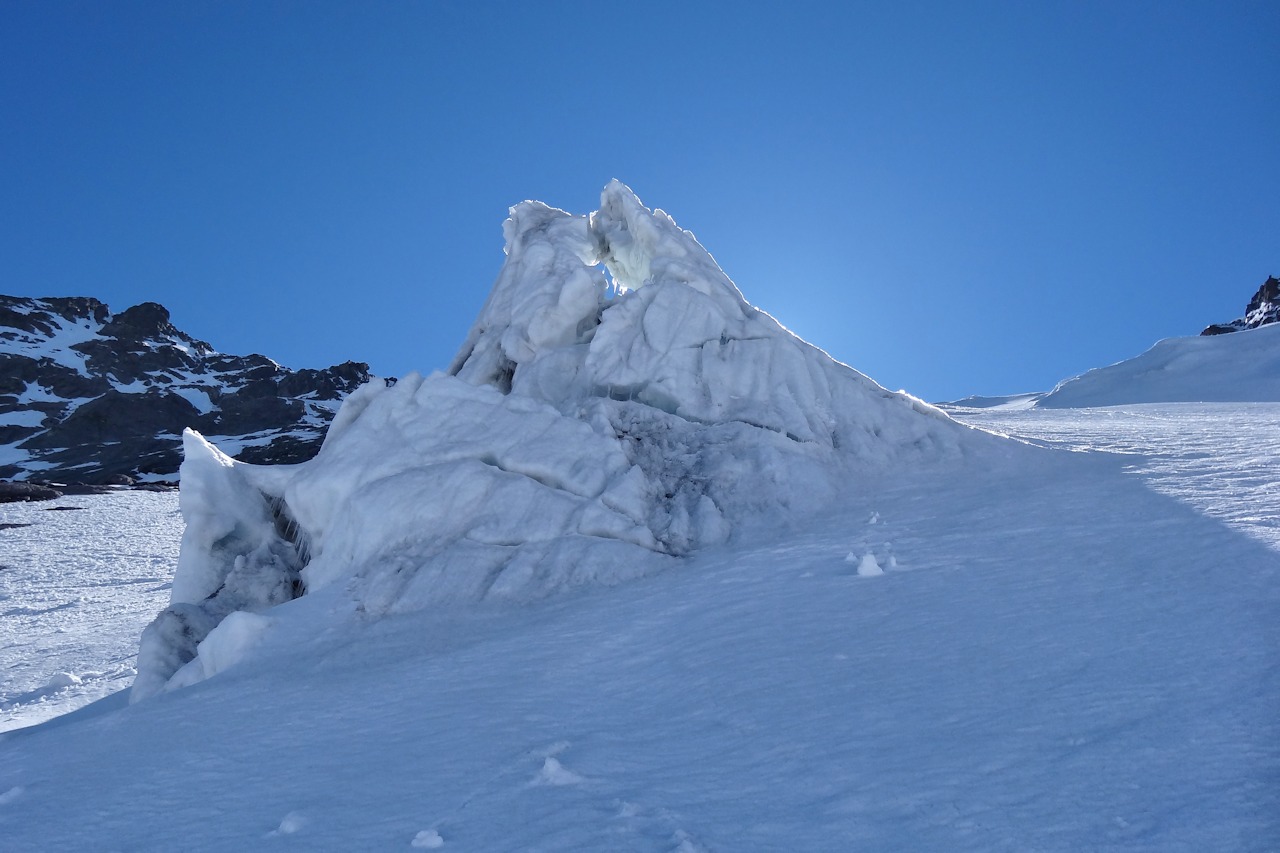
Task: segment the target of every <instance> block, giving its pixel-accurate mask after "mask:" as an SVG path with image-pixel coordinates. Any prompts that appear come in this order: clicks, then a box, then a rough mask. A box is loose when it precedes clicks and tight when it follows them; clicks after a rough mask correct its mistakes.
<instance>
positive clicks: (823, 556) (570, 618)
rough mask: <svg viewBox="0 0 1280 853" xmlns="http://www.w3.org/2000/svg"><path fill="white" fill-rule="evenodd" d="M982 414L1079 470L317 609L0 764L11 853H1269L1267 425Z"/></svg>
mask: <svg viewBox="0 0 1280 853" xmlns="http://www.w3.org/2000/svg"><path fill="white" fill-rule="evenodd" d="M965 417H966V418H972V419H975V420H979V421H980V422H981V423H983V424H985V425H988V426H993V427H995V428H998V429H1000V430H1002V431H1004V432H1007V433H1011V434H1015V435H1022V436H1026V437H1028V438H1034V439H1036V440H1037V441H1042V442H1045V443H1047V444H1050V445H1053V446H1055V447H1065V448H1069V449H1071V450H1080V451H1088V452H1066V451H1058V452H1052V451H1048V450H1046V451H1043V452H1040V453H1037V454H1033V455H1031V456H1029V457H1022V458H1019V459H1017V460H1015V461H1016V464H1014V465H991V466H971V467H969V468H959V469H956V470H952V471H949V472H948V471H940V470H933V469H927V470H918V471H914V472H912V471H900V470H892V471H886V472H882V473H881V474H880V475H878V476H872V477H869V478H864V479H862V480H861V481H860V483H859V488H858V489H857V490H856V491H855V492H854V493H852V494H850V495H849V496H848V497H847V498H846V499H843V500H841V501H838V502H836V503H833V504H832V505H831V506H829V507H827V508H826V509H825V510H824V511H822V512H820V513H818V514H816V515H815V516H813V517H812V518H811V519H809V520H808V521H802V522H800V523H799V524H798V525H797V527H796V528H795V529H793V530H791V531H789V532H782V533H777V534H776V535H773V536H771V537H770V538H767V539H761V540H758V541H755V542H751V543H745V544H733V545H731V546H728V547H712V548H708V549H704V550H703V551H701V552H699V553H696V554H692V555H690V556H689V557H687V558H685V559H684V560H683V566H682V570H681V571H672V572H664V573H661V574H660V575H656V576H654V577H651V578H647V579H642V580H639V581H637V582H635V583H630V584H626V585H624V586H621V587H617V588H612V589H599V588H597V589H586V590H583V591H581V592H580V593H577V594H573V595H566V596H560V597H558V598H557V599H555V600H552V601H546V602H543V603H540V604H539V605H538V606H536V607H531V606H515V607H498V608H480V609H475V608H470V609H468V608H437V609H436V610H434V611H432V612H430V613H423V614H409V615H405V616H400V617H390V618H387V619H383V620H380V621H379V622H378V623H377V624H373V625H369V624H364V623H362V622H361V621H359V620H357V621H355V622H350V621H349V620H345V619H344V618H342V613H343V611H340V610H336V609H335V607H334V606H333V605H334V603H335V599H337V598H338V596H336V595H335V594H334V591H333V590H332V589H330V591H329V592H328V593H325V592H324V591H321V592H320V593H317V594H316V595H314V596H313V595H308V596H304V597H303V598H302V599H299V600H297V601H294V602H291V603H290V604H287V605H285V606H284V607H282V608H279V609H278V610H276V611H274V612H273V613H271V614H267V615H265V616H263V617H262V618H265V619H269V620H275V621H276V626H275V628H273V629H272V630H275V631H277V632H278V633H277V634H276V635H274V636H272V635H271V631H268V632H267V636H266V637H265V638H264V640H263V641H262V643H261V644H260V645H258V646H257V647H256V648H254V649H252V650H250V651H248V652H247V653H246V656H245V657H244V658H243V659H242V662H241V663H240V665H238V666H236V667H234V668H232V669H230V670H227V671H224V672H221V673H220V674H219V675H218V676H216V677H215V678H212V679H209V680H208V681H205V682H203V683H201V684H199V685H196V686H195V687H193V688H192V689H189V690H181V691H176V692H172V693H167V694H165V695H162V696H158V697H156V698H155V699H153V700H150V701H146V702H140V703H138V704H135V705H133V706H127V705H125V704H124V703H122V702H117V701H116V700H115V697H113V698H112V699H110V700H107V701H105V702H102V703H99V704H97V705H95V706H92V707H90V708H87V709H85V710H83V711H81V712H80V713H78V714H74V715H71V716H68V717H65V718H62V719H59V720H54V721H51V722H50V723H46V724H44V725H41V726H37V727H35V728H31V729H26V730H23V731H18V732H12V733H8V734H4V735H0V848H3V849H4V850H5V851H6V853H7V851H14V853H27V851H45V850H85V849H106V850H137V851H171V850H193V851H240V850H246V849H251V850H256V849H261V850H274V849H307V850H334V851H339V850H406V851H408V850H414V849H437V848H438V849H442V850H444V851H446V853H447V852H448V851H455V850H456V851H491V850H642V851H649V850H652V851H662V853H668V851H675V850H682V851H689V850H708V851H710V850H731V851H736V850H947V851H984V853H985V851H993V850H999V851H1024V850H1041V851H1077V850H1117V851H1119V850H1123V851H1150V853H1202V851H1206V850H1213V851H1218V850H1231V851H1259V853H1261V852H1262V851H1272V850H1274V849H1275V839H1276V838H1277V837H1280V786H1277V784H1276V780H1277V778H1280V730H1278V727H1280V720H1278V719H1277V717H1276V713H1275V709H1276V708H1277V707H1280V681H1277V679H1276V678H1275V663H1276V659H1277V657H1276V656H1277V649H1278V648H1280V645H1278V643H1280V636H1278V634H1277V626H1280V586H1278V585H1277V583H1276V581H1277V573H1278V570H1280V511H1278V509H1277V508H1278V507H1280V500H1277V488H1278V484H1277V479H1276V476H1275V472H1276V471H1277V470H1280V405H1278V404H1251V405H1223V404H1218V405H1187V404H1182V405H1164V406H1156V405H1141V406H1133V407H1127V408H1123V409H1091V410H1072V409H1056V410H1029V411H1021V412H977V411H973V412H967V413H965ZM1104 450H1110V451H1119V452H1120V453H1121V454H1123V455H1120V456H1112V455H1110V454H1106V453H1101V452H1099V451H1104ZM144 498H145V499H147V500H152V499H153V498H154V499H155V500H163V501H172V500H173V496H172V495H159V496H151V495H141V494H126V495H109V496H94V497H90V498H86V499H85V501H86V504H87V505H88V506H90V507H97V506H103V507H106V506H108V505H109V506H111V507H117V508H120V509H121V510H123V512H122V514H121V515H120V516H117V517H118V518H123V517H125V515H127V514H128V511H129V508H130V507H131V506H133V504H131V503H130V502H136V501H140V500H142V499H144ZM171 505H172V504H171ZM37 512H38V511H37V510H35V509H34V508H32V507H27V506H19V505H8V506H6V507H0V518H2V519H5V520H14V521H32V520H37V519H35V518H34V517H33V516H35V514H36V513H37ZM6 513H8V515H6ZM43 515H44V516H46V517H48V516H52V517H53V518H55V519H56V521H57V523H58V524H66V523H70V522H75V521H77V520H81V521H83V523H84V526H83V528H82V529H81V531H80V532H79V534H77V533H76V531H74V530H70V529H65V530H64V529H63V528H59V531H60V533H61V534H62V537H65V538H78V537H83V538H84V540H85V541H84V546H83V547H84V550H85V551H86V552H93V551H95V550H97V551H99V552H101V554H102V555H103V562H106V560H107V556H108V555H110V554H111V553H112V551H113V547H115V546H113V545H112V543H111V542H110V540H105V541H104V540H101V539H98V538H97V537H98V536H100V535H101V533H102V530H103V529H108V528H104V526H103V522H104V520H105V516H101V515H97V514H94V515H90V512H89V511H84V512H79V513H76V512H69V513H43ZM37 529H39V528H38V527H36V528H22V529H18V530H15V531H8V532H14V533H23V532H24V531H28V530H37ZM4 533H5V532H4V531H0V549H2V548H3V547H4V546H5V543H6V542H7V541H9V540H7V539H6V538H5V536H4ZM36 541H43V542H44V548H45V554H44V555H43V556H44V560H45V561H47V562H49V563H51V564H56V563H57V561H58V560H59V558H60V557H61V556H62V554H61V551H60V545H59V541H58V539H57V538H52V537H46V538H44V539H43V540H37V539H36V538H34V537H33V538H32V539H30V540H14V542H16V543H18V549H17V551H4V550H0V562H5V563H9V564H11V565H12V568H13V570H14V572H15V575H17V577H16V578H15V580H16V581H20V580H21V577H22V574H21V573H22V572H23V567H24V566H25V565H26V564H27V563H29V562H32V561H35V560H38V558H39V557H40V556H41V555H39V554H35V553H33V554H32V555H31V557H30V558H29V559H27V560H23V561H21V562H20V561H18V560H17V559H15V554H16V553H18V552H21V551H22V550H23V549H25V548H26V547H27V545H26V544H23V543H27V542H31V543H34V542H36ZM169 547H170V548H171V547H172V542H171V543H170V545H169ZM115 550H120V549H118V548H115ZM140 553H141V552H140ZM867 553H872V554H874V555H875V556H876V558H877V561H878V562H879V563H880V564H881V565H882V566H885V572H884V575H883V576H879V577H860V576H859V575H858V573H857V565H858V562H860V559H861V557H862V556H864V555H866V554H867ZM850 554H852V555H854V560H853V561H848V560H847V555H850ZM890 556H894V557H895V558H896V563H897V565H896V566H894V567H890V566H891V561H890V560H889V557H890ZM119 562H121V563H123V564H125V565H129V560H128V558H126V557H123V556H122V557H120V558H119ZM79 570H80V569H79V564H78V563H73V564H71V565H68V566H66V571H68V572H72V573H74V572H78V571H79ZM153 571H155V569H154V568H153V567H151V566H150V565H148V564H139V565H135V566H132V567H131V568H130V569H129V570H128V573H127V574H122V577H133V576H134V575H135V574H146V573H150V572H153ZM0 577H3V574H2V573H0ZM77 585H78V586H79V587H89V586H91V584H86V583H79V582H77ZM6 590H8V591H11V592H13V593H14V594H15V596H17V595H21V594H22V591H21V588H20V586H19V584H17V583H15V584H14V585H13V586H10V587H6ZM326 596H328V600H326ZM61 613H62V611H59V612H58V613H53V614H48V615H46V616H44V617H33V619H39V618H43V619H55V618H57V617H59V616H60V614H61ZM250 621H251V622H252V621H253V620H252V619H251V620H250ZM59 624H61V623H58V622H54V623H53V626H56V625H59ZM6 626H7V622H5V621H3V620H0V628H3V627H6ZM35 627H36V625H35V624H34V623H33V624H31V625H27V624H26V623H24V631H26V632H28V633H29V632H31V631H33V630H34V629H35ZM120 627H121V629H122V630H133V628H132V627H131V626H129V625H127V624H122V625H121V626H120ZM244 627H245V628H246V629H247V630H245V631H243V632H242V631H241V630H240V629H239V628H237V629H236V630H235V632H233V633H237V634H240V633H243V634H245V635H246V636H247V635H251V634H253V633H254V629H255V627H256V626H255V625H253V624H249V625H246V626H244ZM5 639H6V640H7V639H8V638H7V637H6V638H5ZM231 645H233V644H228V648H230V646H231ZM8 651H9V646H7V645H6V644H5V643H0V655H3V654H7V653H8ZM86 652H91V653H93V654H96V653H97V651H96V650H95V649H91V648H86ZM60 668H62V669H65V670H67V671H69V672H80V673H83V672H85V671H88V670H93V669H98V668H101V667H100V666H99V665H98V664H97V663H96V662H95V661H93V660H82V661H80V662H78V663H77V664H76V665H72V664H71V663H70V662H67V663H66V664H62V665H60Z"/></svg>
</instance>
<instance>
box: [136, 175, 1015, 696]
mask: <svg viewBox="0 0 1280 853" xmlns="http://www.w3.org/2000/svg"><path fill="white" fill-rule="evenodd" d="M503 232H504V237H505V240H506V255H507V257H506V262H505V263H504V265H503V267H502V270H501V272H500V273H499V275H498V278H497V281H496V282H495V284H494V286H493V289H492V291H491V293H490V295H489V298H488V300H487V301H486V302H485V304H484V306H483V308H482V309H481V311H480V314H479V316H478V318H477V319H476V321H475V323H474V325H473V326H472V328H471V329H470V331H469V332H468V334H467V336H466V338H465V340H464V343H463V345H462V347H461V348H460V350H459V352H458V354H457V356H456V357H455V358H454V360H453V362H452V364H451V365H450V366H449V368H448V370H447V371H444V372H437V373H433V374H431V375H430V376H426V377H424V376H421V375H417V374H413V375H410V376H407V377H405V378H403V379H401V380H400V381H399V382H398V383H396V384H394V385H392V386H386V385H384V384H383V383H381V382H377V383H370V384H368V385H366V386H364V387H362V388H361V389H359V390H357V391H356V392H355V393H353V394H352V395H351V396H349V397H348V398H347V400H346V401H345V402H344V404H343V406H342V408H341V410H340V411H339V412H338V414H337V416H336V417H335V419H334V421H333V423H332V425H331V427H330V429H329V433H328V435H327V436H326V439H325V442H324V445H323V447H322V448H321V450H320V453H319V454H318V455H317V456H316V457H315V458H314V459H312V460H310V461H308V462H305V463H302V464H299V465H291V466H255V465H248V464H243V463H239V462H236V461H233V460H231V459H229V458H227V457H226V456H225V455H223V454H222V453H220V452H219V451H218V450H217V449H216V448H214V447H213V446H211V445H209V444H208V443H207V442H205V441H204V440H203V439H202V438H201V437H200V436H198V435H196V434H194V433H188V435H187V436H186V438H185V446H184V450H185V455H186V461H185V462H184V463H183V466H182V471H181V478H182V497H181V504H182V512H183V515H184V518H185V519H186V522H187V530H186V533H185V534H184V537H183V542H182V552H181V556H180V559H179V564H178V569H177V577H176V579H175V582H174V587H173V597H172V602H171V606H170V607H169V609H167V610H165V611H164V612H163V613H161V614H160V616H159V617H157V619H156V620H155V622H154V623H153V624H152V625H151V626H150V627H149V628H148V629H147V630H146V632H145V633H144V635H143V639H142V645H141V650H140V654H139V665H138V669H139V673H138V678H137V680H136V682H135V687H134V693H133V698H134V699H138V698H143V697H145V696H147V695H151V694H154V693H157V692H159V691H161V690H163V689H165V688H166V686H168V687H175V686H180V685H181V684H187V683H191V682H192V681H193V680H198V678H199V677H202V675H208V674H211V673H212V672H214V671H216V670H217V669H218V668H219V667H220V664H219V663H218V662H217V661H212V662H210V661H205V662H199V663H197V664H195V665H192V663H191V662H192V661H193V659H195V658H197V657H198V656H200V655H205V654H207V652H206V651H205V649H210V650H217V651H218V657H219V659H220V660H224V661H229V660H234V659H238V658H239V656H240V655H242V654H243V653H244V648H243V647H244V644H245V643H247V642H250V641H252V640H254V639H256V638H258V637H260V636H261V635H263V634H265V633H268V632H269V631H270V626H269V625H267V623H265V622H260V621H253V620H248V621H244V624H239V623H237V625H238V627H237V629H236V630H235V631H234V632H231V631H227V632H222V633H223V634H226V635H227V636H226V637H222V638H220V639H219V638H215V639H217V640H218V642H215V643H210V645H208V646H205V647H201V645H200V644H201V643H202V642H203V641H205V640H206V638H207V637H209V635H210V632H212V631H213V630H214V628H215V627H216V626H217V625H218V624H219V623H220V622H222V620H224V619H225V618H227V616H228V615H229V614H231V613H235V612H248V613H258V612H261V611H263V610H266V609H268V608H270V607H273V606H275V605H278V604H281V603H284V602H286V601H289V600H291V599H293V598H295V597H298V596H300V595H301V594H302V593H303V592H304V591H305V592H307V593H313V592H317V591H320V590H326V589H327V590H331V591H337V594H340V595H342V596H346V598H345V599H344V600H346V601H349V602H350V603H351V605H352V607H353V609H354V610H355V612H357V613H359V614H362V615H363V616H364V617H366V618H367V617H371V616H378V615H381V614H384V613H390V612H404V611H411V610H423V609H429V608H434V607H439V606H444V605H447V604H450V603H466V602H469V603H475V602H480V601H494V600H497V601H527V600H530V599H535V598H538V597H542V596H546V595H548V594H551V593H553V592H555V591H557V590H561V589H565V588H569V587H575V586H580V585H585V584H590V583H617V582H620V581H623V580H626V579H630V578H634V577H638V576H641V575H643V574H646V573H648V572H652V571H655V570H658V569H660V568H662V567H663V566H666V565H670V564H672V563H673V561H675V560H677V559H678V558H679V557H680V556H681V555H683V554H687V553H689V552H690V551H693V550H695V549H698V548H703V547H706V546H709V545H714V544H717V543H721V542H724V541H726V540H729V539H730V538H731V537H734V536H738V535H747V533H748V532H749V531H752V530H760V529H767V528H769V527H775V528H776V527H777V526H778V525H783V524H787V523H788V522H790V521H794V520H796V519H799V518H803V517H805V516H806V515H808V514H810V513H812V512H814V511H817V510H819V509H821V508H823V507H825V506H827V505H829V504H830V503H831V502H832V501H833V500H835V499H837V498H838V497H839V495H840V494H842V493H847V491H848V490H850V489H854V488H857V485H858V483H859V482H860V481H861V480H864V479H865V478H866V475H867V473H868V472H870V471H876V470H881V471H883V470H886V469H888V468H890V467H891V466H894V465H902V464H912V463H917V462H922V461H923V462H929V463H937V462H939V461H941V460H946V459H958V458H961V457H963V456H965V455H966V454H968V453H973V452H978V451H979V450H981V449H982V448H984V447H989V446H992V445H993V444H994V443H995V441H996V440H995V439H993V438H992V437H991V436H989V435H987V434H985V433H980V432H978V431H976V430H973V429H970V428H967V427H964V426H962V425H960V424H958V423H956V422H955V421H953V420H951V419H950V418H948V417H947V416H946V415H945V414H943V413H942V412H941V411H939V410H938V409H935V408H934V407H932V406H929V405H927V404H925V403H923V402H921V401H920V400H917V399H915V398H913V397H911V396H910V395H907V394H905V393H901V392H898V393H895V392H891V391H888V390H886V389H884V388H882V387H881V386H880V385H878V384H876V383H875V382H873V381H872V380H870V379H869V378H867V377H866V376H863V375H862V374H860V373H858V372H857V371H855V370H853V369H851V368H849V367H848V366H846V365H843V364H840V363H839V362H837V361H835V360H833V359H832V358H830V357H829V356H828V355H827V354H826V353H824V352H822V351H821V350H819V349H817V348H816V347H814V346H812V345H810V344H807V343H805V342H804V341H802V340H800V339H799V338H797V337H796V336H794V335H793V334H791V333H790V332H789V331H787V330H786V329H785V328H783V327H782V326H781V325H780V324H779V323H778V322H777V321H776V320H774V319H773V318H772V317H771V316H769V315H768V314H766V313H765V312H763V311H761V310H759V309H757V308H755V307H753V306H751V305H750V304H749V303H748V302H747V301H746V300H745V299H744V298H743V296H742V294H741V292H739V290H738V288H737V287H736V286H735V285H734V283H733V282H732V281H731V280H730V279H729V278H728V276H727V275H725V273H724V272H723V271H722V270H721V269H720V267H719V266H718V265H717V264H716V262H715V261H714V260H713V259H712V257H711V255H710V254H708V253H707V252H706V250H705V249H703V247H702V246H701V245H700V244H699V243H698V242H697V240H695V239H694V237H693V235H692V234H690V233H688V232H687V231H684V230H682V229H680V228H679V227H678V226H677V225H676V223H675V221H674V220H673V219H672V218H671V217H670V216H668V215H667V214H666V213H664V212H662V211H661V210H653V211H651V210H649V209H647V208H645V207H644V206H643V205H642V204H641V203H640V201H639V199H638V198H636V196H635V195H634V194H633V193H632V192H631V190H630V189H628V188H627V187H626V186H624V185H623V184H621V183H619V182H617V181H614V182H612V183H610V184H609V185H608V186H606V187H605V189H604V191H603V193H602V197H601V204H600V209H599V210H598V211H596V212H594V213H591V214H589V215H585V216H581V215H573V214H570V213H567V212H565V211H562V210H557V209H555V208H552V207H549V206H547V205H545V204H542V203H540V202H535V201H526V202H523V203H521V204H518V205H516V206H515V207H513V208H512V209H511V211H510V216H509V218H508V219H507V221H506V223H505V224H504V228H503ZM246 627H252V628H253V630H252V631H247V630H242V629H244V628H246ZM232 637H234V642H231V638H232ZM228 647H233V650H234V654H229V653H228V651H227V649H228ZM179 672H181V675H180V676H175V673H179Z"/></svg>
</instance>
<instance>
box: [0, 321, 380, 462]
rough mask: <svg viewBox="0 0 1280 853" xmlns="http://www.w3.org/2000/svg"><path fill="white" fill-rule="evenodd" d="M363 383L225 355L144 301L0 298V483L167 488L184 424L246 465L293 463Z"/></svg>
mask: <svg viewBox="0 0 1280 853" xmlns="http://www.w3.org/2000/svg"><path fill="white" fill-rule="evenodd" d="M368 380H369V366H368V365H367V364H360V363H357V362H350V361H349V362H347V363H345V364H340V365H336V366H334V367H329V368H326V369H324V370H296V371H295V370H289V369H288V368H284V367H281V366H280V365H278V364H276V363H275V362H274V361H272V360H271V359H269V358H267V357H265V356H261V355H248V356H233V355H224V354H222V353H219V352H216V351H215V350H214V349H213V347H211V346H209V344H207V343H205V342H204V341H198V340H196V339H194V338H192V337H191V336H190V335H187V334H185V333H184V332H182V331H180V330H178V329H176V328H175V327H174V326H173V324H172V323H170V322H169V312H168V311H167V310H166V309H165V308H164V306H162V305H158V304H157V303H155V302H144V303H142V304H141V305H135V306H133V307H132V308H128V309H126V310H124V311H121V312H120V313H119V314H113V313H112V312H111V310H110V309H109V308H108V307H107V306H106V305H104V304H103V303H101V302H99V301H98V300H97V299H93V298H90V297H82V296H76V297H48V298H43V299H29V298H22V297H14V296H0V479H11V480H22V481H44V482H71V483H113V482H120V481H121V478H122V477H128V478H135V479H140V480H144V481H145V480H162V479H173V478H175V477H176V475H177V471H178V466H179V464H180V463H181V462H182V454H181V447H182V440H181V435H182V431H183V429H185V428H187V427H192V428H195V429H198V430H200V431H201V432H203V433H205V434H208V435H213V436H220V437H221V439H220V441H219V444H220V445H221V446H223V447H227V448H229V449H230V450H231V451H232V452H234V453H236V454H237V455H238V457H239V458H242V459H245V460H249V461H253V462H274V463H286V462H301V461H303V460H305V459H309V458H310V457H311V456H313V455H315V452H316V451H317V450H318V449H319V447H320V442H321V439H322V438H323V436H324V432H325V430H326V428H327V426H328V424H329V422H330V421H331V420H332V419H333V414H334V412H335V411H336V410H337V408H338V405H339V404H340V402H341V401H342V399H343V398H344V397H345V396H346V395H347V394H349V393H350V392H351V391H353V390H355V389H356V388H358V387H359V386H360V385H362V384H364V383H365V382H367V381H368Z"/></svg>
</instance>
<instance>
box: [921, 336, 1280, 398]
mask: <svg viewBox="0 0 1280 853" xmlns="http://www.w3.org/2000/svg"><path fill="white" fill-rule="evenodd" d="M1277 401H1280V325H1267V326H1260V327H1258V328H1255V329H1242V330H1241V331H1238V332H1236V333H1234V334H1229V335H1228V334H1219V335H1210V336H1196V337H1183V338H1166V339H1164V340H1162V341H1157V342H1156V344H1155V346H1153V347H1151V349H1149V350H1147V351H1146V352H1144V353H1142V354H1141V355H1138V356H1134V357H1133V358H1129V359H1125V360H1124V361H1121V362H1117V363H1116V364H1111V365H1108V366H1106V367H1097V368H1094V369H1093V370H1089V371H1086V372H1084V373H1082V374H1080V375H1079V376H1073V377H1071V378H1070V379H1064V380H1062V381H1061V382H1059V383H1058V384H1057V385H1056V386H1055V387H1054V389H1053V390H1052V391H1049V392H1047V393H1046V392H1040V393H1035V394H1014V395H1010V396H1007V397H966V398H964V399H963V400H956V401H955V402H953V403H949V404H944V405H949V406H959V407H963V408H969V409H1029V408H1043V409H1086V408H1094V407H1098V406H1126V405H1131V404H1135V403H1271V402H1277Z"/></svg>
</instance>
